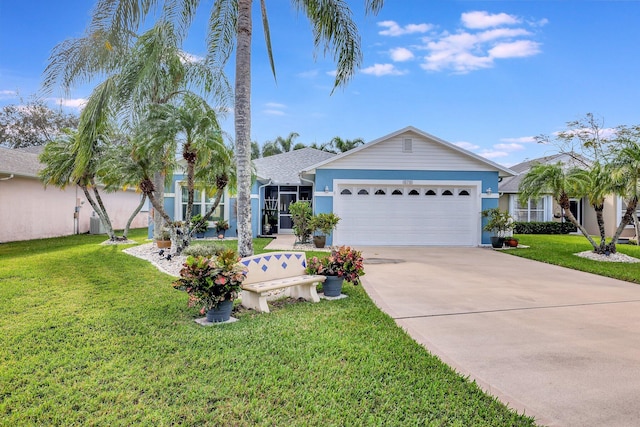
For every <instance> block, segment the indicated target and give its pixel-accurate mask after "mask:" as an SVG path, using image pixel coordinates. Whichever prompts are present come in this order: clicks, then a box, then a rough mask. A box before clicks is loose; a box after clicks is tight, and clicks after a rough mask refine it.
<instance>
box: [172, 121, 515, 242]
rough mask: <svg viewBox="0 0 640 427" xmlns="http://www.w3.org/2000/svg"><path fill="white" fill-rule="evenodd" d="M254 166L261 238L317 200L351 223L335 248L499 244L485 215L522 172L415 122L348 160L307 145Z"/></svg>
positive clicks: (338, 234)
mask: <svg viewBox="0 0 640 427" xmlns="http://www.w3.org/2000/svg"><path fill="white" fill-rule="evenodd" d="M254 166H255V168H256V173H257V179H256V181H255V183H254V184H253V187H252V194H251V208H252V231H253V235H254V236H258V235H264V234H292V233H293V230H292V227H293V223H292V221H291V215H290V213H289V211H288V207H289V205H290V204H291V203H293V202H296V201H298V200H309V201H310V203H311V204H312V207H313V211H314V213H321V212H327V213H328V212H333V213H335V214H336V215H338V216H339V217H340V218H341V220H340V222H339V223H338V226H337V227H336V229H335V231H334V232H333V233H332V235H330V236H328V240H327V242H328V243H329V244H332V245H342V244H346V245H352V246H367V245H393V246H410V245H420V246H429V245H434V246H438V245H441V246H445V245H446V246H478V245H485V244H489V243H490V234H489V233H488V232H484V231H483V230H482V228H483V225H484V222H485V221H486V219H483V218H482V215H481V212H482V211H483V210H485V209H488V208H494V207H498V199H499V192H498V184H499V182H500V181H501V180H502V178H504V177H510V176H513V175H514V172H513V171H511V170H510V169H508V168H505V167H503V166H501V165H498V164H496V163H494V162H492V161H490V160H487V159H485V158H483V157H481V156H479V155H477V154H474V153H471V152H469V151H467V150H464V149H462V148H460V147H458V146H456V145H454V144H451V143H449V142H446V141H443V140H441V139H439V138H437V137H435V136H433V135H430V134H428V133H426V132H423V131H421V130H419V129H417V128H414V127H412V126H409V127H406V128H403V129H400V130H398V131H396V132H393V133H391V134H389V135H386V136H384V137H381V138H379V139H376V140H374V141H371V142H369V143H367V144H364V145H362V146H359V147H357V148H355V149H353V150H350V151H348V152H345V153H341V154H338V155H336V154H333V153H327V152H324V151H320V150H315V149H312V148H305V149H302V150H295V151H292V152H288V153H283V154H279V155H276V156H271V157H265V158H260V159H256V160H254ZM183 180H184V176H183V175H176V177H175V178H174V180H173V182H172V188H168V189H167V190H168V192H167V194H166V195H165V205H166V207H167V210H168V212H177V211H178V210H179V207H180V203H179V202H178V201H177V200H178V199H176V197H180V191H181V190H180V188H181V187H180V182H182V181H183ZM176 195H177V196H176ZM225 201H226V202H225V204H224V206H223V207H222V209H221V210H220V212H219V213H220V215H222V217H223V218H224V219H226V220H228V221H229V224H230V230H229V232H228V234H227V235H228V236H236V235H237V232H236V223H237V218H236V215H235V212H236V209H235V203H236V200H235V198H233V197H226V198H225ZM203 203H204V202H203ZM178 216H180V212H178Z"/></svg>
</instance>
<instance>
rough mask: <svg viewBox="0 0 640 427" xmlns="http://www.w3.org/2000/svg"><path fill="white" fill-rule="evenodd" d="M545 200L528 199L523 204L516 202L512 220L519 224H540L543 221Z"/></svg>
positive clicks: (542, 198)
mask: <svg viewBox="0 0 640 427" xmlns="http://www.w3.org/2000/svg"><path fill="white" fill-rule="evenodd" d="M544 212H545V198H544V197H540V198H538V199H529V200H526V201H524V202H522V201H520V200H519V199H517V200H516V208H515V209H514V215H513V216H514V219H515V220H516V221H520V222H542V221H544Z"/></svg>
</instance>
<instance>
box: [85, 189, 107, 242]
mask: <svg viewBox="0 0 640 427" xmlns="http://www.w3.org/2000/svg"><path fill="white" fill-rule="evenodd" d="M78 185H79V186H80V188H81V189H82V192H83V193H84V197H86V198H87V202H89V204H90V205H91V207H92V208H93V210H94V211H95V213H96V214H98V218H100V221H101V222H102V224H103V225H104V227H105V229H106V230H105V231H106V232H107V235H108V236H109V240H116V235H115V233H114V232H113V228H112V227H110V226H111V223H110V222H109V223H108V224H109V227H107V218H106V215H107V213H106V212H105V211H103V210H102V208H101V207H100V205H98V203H97V202H96V201H95V199H94V198H93V196H91V193H90V192H89V188H88V187H87V186H86V185H80V184H78ZM79 220H80V219H79V218H78V221H79Z"/></svg>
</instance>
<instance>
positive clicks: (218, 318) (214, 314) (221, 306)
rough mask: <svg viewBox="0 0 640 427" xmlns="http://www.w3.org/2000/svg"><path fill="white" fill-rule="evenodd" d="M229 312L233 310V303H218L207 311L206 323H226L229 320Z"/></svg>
mask: <svg viewBox="0 0 640 427" xmlns="http://www.w3.org/2000/svg"><path fill="white" fill-rule="evenodd" d="M231 310H233V301H231V300H224V301H222V302H219V303H218V304H217V305H216V306H215V307H213V308H212V309H211V310H208V311H207V322H214V323H215V322H226V321H227V320H229V318H231Z"/></svg>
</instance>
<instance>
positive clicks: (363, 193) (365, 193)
mask: <svg viewBox="0 0 640 427" xmlns="http://www.w3.org/2000/svg"><path fill="white" fill-rule="evenodd" d="M358 194H359V195H361V196H366V195H368V194H369V192H368V191H367V190H365V189H364V188H363V189H362V190H360V191H358Z"/></svg>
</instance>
